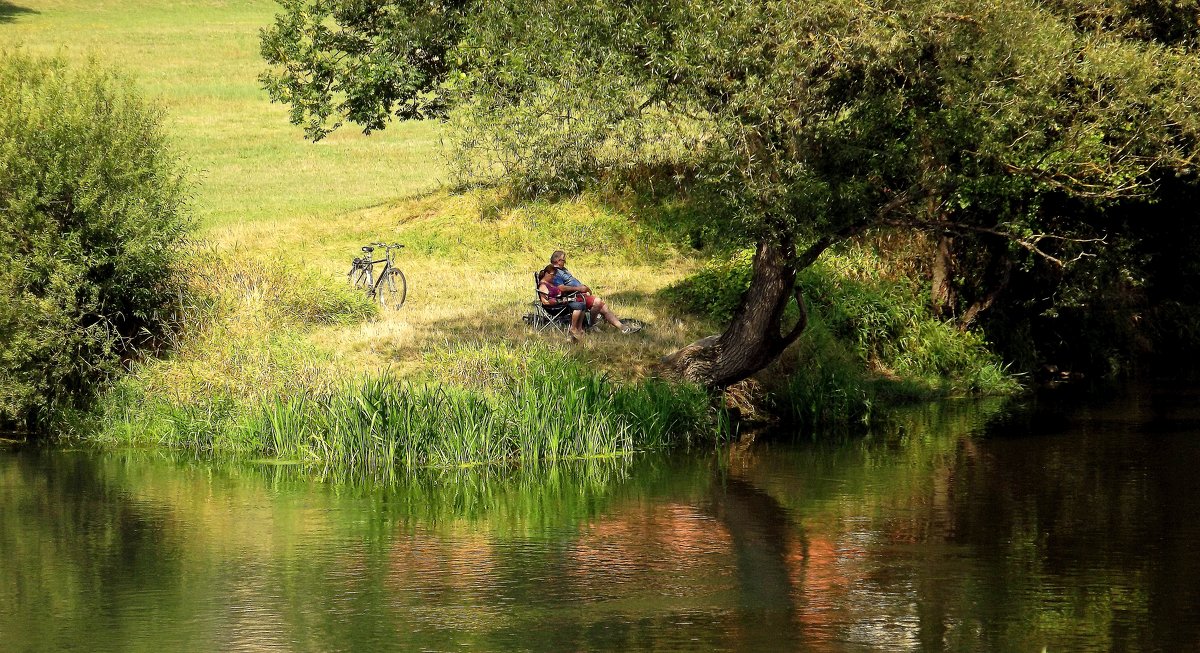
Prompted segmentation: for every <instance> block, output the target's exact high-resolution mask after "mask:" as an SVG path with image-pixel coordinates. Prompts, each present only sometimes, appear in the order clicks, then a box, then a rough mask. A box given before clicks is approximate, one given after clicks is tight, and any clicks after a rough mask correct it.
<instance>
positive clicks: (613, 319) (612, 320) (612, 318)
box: [596, 301, 625, 329]
mask: <svg viewBox="0 0 1200 653" xmlns="http://www.w3.org/2000/svg"><path fill="white" fill-rule="evenodd" d="M596 306H599V307H600V309H599V311H600V314H601V315H603V316H604V319H605V320H608V323H609V324H611V325H613V326H615V327H617V328H618V329H620V328H621V327H623V326H625V325H623V324H621V320H619V319H617V316H616V315H614V314H613V312H612V310H611V309H609V307H608V304H605V303H604V302H600V301H598V302H596Z"/></svg>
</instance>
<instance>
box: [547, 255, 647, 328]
mask: <svg viewBox="0 0 1200 653" xmlns="http://www.w3.org/2000/svg"><path fill="white" fill-rule="evenodd" d="M557 272H558V268H556V267H554V266H553V265H547V266H546V267H545V268H544V269H543V270H542V274H541V277H540V278H541V281H540V283H538V297H539V298H540V299H541V300H542V305H543V306H557V305H561V303H562V302H566V303H567V305H569V306H570V307H571V310H572V311H573V312H572V313H571V336H572V337H574V338H578V337H580V336H582V335H583V327H582V324H581V323H582V321H583V311H585V310H586V311H588V312H589V313H591V314H592V322H593V323H595V321H596V318H597V317H598V316H603V317H604V320H605V321H606V322H608V323H609V324H611V325H613V326H615V327H617V328H618V329H620V330H621V333H633V332H634V331H636V330H637V327H633V326H628V327H627V326H625V325H624V324H622V323H621V320H620V319H618V318H617V316H616V315H614V314H613V312H612V309H610V308H609V307H608V304H606V303H605V302H604V300H602V299H600V298H599V297H597V296H595V295H592V294H585V295H575V297H578V299H577V300H572V299H571V298H570V297H566V296H563V294H562V290H561V289H560V288H559V287H558V286H556V285H554V275H555V274H556V273H557ZM547 301H557V302H559V303H558V304H550V303H547Z"/></svg>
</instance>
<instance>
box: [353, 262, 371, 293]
mask: <svg viewBox="0 0 1200 653" xmlns="http://www.w3.org/2000/svg"><path fill="white" fill-rule="evenodd" d="M349 280H350V285H351V286H353V287H354V289H355V290H370V288H371V285H372V282H373V281H374V279H372V278H371V269H370V268H368V267H366V266H365V265H359V266H355V267H354V268H351V270H350V274H349Z"/></svg>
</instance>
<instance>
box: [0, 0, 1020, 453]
mask: <svg viewBox="0 0 1200 653" xmlns="http://www.w3.org/2000/svg"><path fill="white" fill-rule="evenodd" d="M275 6H276V5H275V4H274V3H273V2H270V1H268V0H251V1H239V2H232V1H230V2H225V1H219V0H197V1H195V2H188V3H183V4H177V3H158V2H151V1H149V0H136V1H132V2H107V1H102V2H86V3H85V2H67V1H62V0H17V1H16V2H3V3H0V44H2V45H3V47H5V48H19V49H21V50H23V51H25V52H27V53H30V54H35V55H58V56H63V57H66V58H67V59H69V60H72V61H79V62H83V61H87V60H95V61H96V62H97V63H99V64H100V65H102V66H112V67H116V68H118V69H119V70H120V71H122V72H123V73H124V74H126V75H128V76H130V77H131V78H132V79H133V80H134V82H135V84H136V86H137V87H138V88H139V89H140V91H141V92H143V93H144V94H145V95H146V96H147V97H148V98H150V99H151V100H153V101H156V102H158V103H160V104H161V105H162V107H163V109H164V111H165V113H164V120H165V123H166V127H167V130H168V132H169V134H170V135H171V137H172V138H173V142H174V145H175V147H176V148H177V149H178V152H179V155H180V157H181V159H182V161H183V162H184V164H185V166H186V168H187V171H188V175H189V178H190V179H191V181H192V186H191V203H190V205H191V212H192V215H193V216H194V220H195V224H196V227H195V231H194V233H193V235H192V237H191V242H190V248H189V249H190V253H189V255H188V260H186V261H183V262H181V263H182V265H181V268H182V269H183V270H184V272H183V274H185V275H186V277H187V279H186V285H187V288H188V291H187V299H186V300H185V302H184V307H183V309H182V311H181V314H180V315H179V316H178V325H179V328H178V331H177V333H176V335H175V336H174V339H173V341H172V342H171V343H170V346H169V347H167V348H166V350H165V354H164V355H162V356H159V357H147V358H145V359H141V360H137V361H132V362H131V363H130V373H129V374H128V375H127V376H125V377H124V378H122V379H121V380H119V381H118V382H117V383H116V384H115V387H114V388H113V389H112V390H111V391H109V392H107V393H106V394H105V395H104V397H103V398H102V400H101V402H100V406H99V407H98V408H97V409H96V410H95V411H93V412H92V413H90V414H88V415H85V416H77V418H76V420H75V422H74V423H75V425H76V427H75V428H77V429H79V430H80V432H86V433H89V434H90V435H91V436H92V439H97V440H100V441H104V442H109V443H121V444H156V445H162V446H168V447H179V448H186V449H194V450H199V451H219V452H228V453H238V454H243V455H252V456H270V457H278V458H283V459H295V460H307V461H325V462H328V461H343V462H347V463H351V464H366V465H368V466H378V467H391V466H394V465H396V464H402V463H403V464H410V465H434V466H456V465H465V464H474V463H478V462H496V461H508V460H514V459H515V460H524V461H530V460H542V459H558V458H571V457H589V456H604V455H612V454H614V453H621V452H628V451H632V450H638V449H643V448H660V447H665V446H670V445H671V444H673V443H677V442H680V441H684V440H688V439H693V438H695V437H697V436H699V435H703V436H705V437H712V436H713V435H715V434H716V433H718V432H720V431H721V430H723V429H724V426H723V425H724V424H725V421H724V418H723V417H721V416H720V415H719V412H720V411H718V410H716V409H715V408H714V406H719V405H721V404H723V403H724V404H730V403H732V404H734V405H737V406H738V409H739V412H740V413H742V414H743V415H745V414H751V415H753V414H755V413H758V414H760V415H766V414H772V415H775V416H782V417H783V418H784V419H787V420H793V421H796V422H798V423H804V424H806V425H807V426H808V427H810V428H818V427H819V428H825V427H829V426H832V425H838V424H845V423H847V422H862V421H867V420H869V419H870V417H871V415H872V414H873V412H874V411H875V410H876V408H877V406H878V404H880V403H886V402H888V401H904V400H912V399H924V398H929V397H935V396H947V395H951V396H953V395H963V394H971V393H980V392H984V393H995V392H1011V391H1013V390H1015V388H1016V383H1015V382H1014V380H1013V379H1012V377H1011V376H1010V375H1008V374H1007V373H1006V372H1005V371H1004V369H1003V367H1002V366H1001V365H1000V364H999V362H998V359H997V358H996V357H995V356H994V355H992V354H991V353H990V352H989V351H988V348H987V345H986V343H984V342H983V341H982V340H980V339H979V338H977V337H975V336H972V335H971V334H969V333H961V332H959V331H958V330H956V329H954V328H952V327H950V326H948V325H944V324H942V323H940V322H939V321H938V320H936V319H934V318H933V317H932V316H931V315H930V314H929V313H928V311H927V310H926V309H925V308H924V301H923V293H924V292H926V290H925V289H924V287H923V283H924V282H923V281H922V280H921V279H922V274H923V271H922V270H919V269H916V268H911V267H905V266H904V265H897V264H896V263H895V262H894V261H895V260H896V257H893V258H892V260H893V262H892V263H885V262H884V259H883V258H880V257H879V256H878V255H877V254H876V252H877V251H878V250H880V248H884V249H886V248H892V250H893V251H896V248H900V249H903V248H906V247H912V248H920V247H923V246H925V245H923V244H922V243H921V242H919V241H917V240H913V241H905V242H902V243H898V244H897V243H890V242H885V240H884V239H876V240H873V241H864V242H863V243H861V244H859V245H857V246H855V247H851V248H846V249H844V250H841V251H837V252H834V253H832V254H831V255H827V256H826V259H825V261H824V262H823V264H822V265H820V266H818V267H816V268H814V269H813V270H810V271H809V272H808V273H806V274H807V276H806V278H804V279H802V280H801V282H802V283H804V284H806V286H808V287H810V288H811V289H812V302H811V303H812V309H813V316H812V317H813V319H812V326H811V327H810V330H809V332H808V333H807V334H806V335H805V336H804V337H803V338H802V339H801V341H800V342H799V343H798V344H797V346H795V347H794V348H793V349H792V350H791V351H790V352H789V353H788V354H787V355H785V356H784V358H783V360H782V361H781V362H780V363H779V364H778V365H777V366H776V367H775V368H774V369H772V370H770V371H769V373H768V374H767V375H766V376H765V377H764V379H762V380H760V381H755V382H752V383H749V384H745V385H744V386H742V387H740V388H737V389H736V390H735V391H734V392H732V393H730V394H729V395H727V396H726V397H724V398H718V399H716V400H711V399H710V398H709V397H707V396H706V395H705V394H704V393H703V392H702V391H700V390H699V389H698V388H694V387H691V386H685V385H672V384H665V383H663V382H660V381H657V380H655V379H654V364H655V363H656V362H657V360H658V359H659V358H660V357H661V356H663V355H664V354H667V353H669V352H671V351H672V350H674V349H676V348H678V347H680V346H682V345H683V344H686V343H688V342H691V341H693V340H695V339H697V338H699V337H702V336H705V335H708V334H711V333H715V332H717V331H718V330H719V328H720V324H721V323H722V322H723V320H726V319H727V318H728V315H729V311H730V310H732V308H733V307H735V306H736V300H737V297H738V296H739V294H740V291H741V289H742V288H744V287H745V283H746V282H747V280H748V278H749V277H748V258H747V254H746V252H743V251H741V250H738V249H736V248H733V249H731V248H721V247H714V246H711V245H707V244H698V243H696V242H695V238H694V237H693V234H690V233H688V232H686V231H685V230H683V229H680V228H679V226H678V223H679V221H678V220H675V219H673V218H672V216H673V215H676V214H675V213H674V211H675V210H676V209H677V207H672V206H665V205H663V204H661V203H660V204H654V203H653V202H646V201H643V200H644V198H642V197H640V196H639V195H638V194H637V193H635V192H632V191H628V190H627V189H613V190H612V191H611V192H607V193H602V192H592V193H589V194H584V195H582V196H579V197H574V198H568V199H559V200H538V201H516V200H513V199H511V198H510V197H509V196H508V194H507V193H506V192H505V191H504V190H503V189H476V190H471V191H466V192H459V191H456V190H455V189H452V188H451V187H450V186H449V184H448V181H447V179H446V167H445V165H444V161H443V159H442V156H443V154H442V152H443V150H442V145H441V143H442V139H443V137H444V127H443V126H442V125H441V124H439V123H436V122H416V123H402V124H394V125H392V126H390V127H389V128H388V129H386V130H384V131H381V132H377V133H374V134H372V135H370V136H364V135H362V134H358V133H356V132H355V131H354V130H353V129H342V130H340V131H338V132H336V133H334V134H333V135H332V136H330V137H329V138H327V139H325V140H323V141H321V142H320V143H316V144H314V143H311V142H308V141H306V140H304V139H303V136H302V133H301V130H300V129H299V128H297V127H294V126H292V125H290V124H289V123H288V121H287V111H286V109H285V108H284V107H281V106H278V105H272V104H271V103H270V102H269V101H268V99H267V96H266V93H265V92H264V91H263V90H262V89H261V84H260V82H259V80H258V75H259V73H260V72H261V71H262V69H263V65H264V64H263V62H262V60H261V59H260V58H259V54H258V48H259V41H258V31H259V29H261V28H263V27H265V26H267V25H268V24H269V23H270V21H271V19H272V16H273V13H274V10H275ZM692 219H693V220H694V216H693V218H692ZM372 241H388V242H391V241H398V242H400V243H403V244H405V249H404V250H403V251H402V253H401V255H400V257H399V264H400V266H401V268H402V269H403V270H404V272H405V274H406V275H407V277H408V284H409V292H408V301H407V303H406V304H405V306H404V307H403V309H402V310H400V311H390V310H389V311H384V312H381V311H379V309H377V308H376V307H375V306H374V305H373V304H372V303H371V302H369V301H368V300H366V298H364V297H363V296H361V295H359V294H356V293H353V292H351V291H350V290H349V289H348V288H347V287H346V283H345V273H346V270H347V269H348V267H349V261H350V259H351V258H352V257H353V256H354V255H355V254H356V253H357V252H358V248H359V247H360V246H361V245H363V244H365V243H367V242H372ZM560 248H561V249H565V250H567V251H568V252H569V253H570V256H571V259H570V263H571V268H572V270H573V271H574V272H575V273H576V275H577V276H579V277H581V278H583V279H584V280H586V281H587V282H588V283H589V284H591V285H592V286H593V287H595V288H596V289H597V290H598V292H599V294H600V295H601V296H603V297H604V298H606V299H607V300H608V301H609V302H610V304H611V305H612V306H613V307H614V309H615V310H616V311H617V313H618V314H621V315H629V316H633V317H637V318H639V319H641V320H643V321H644V322H646V323H647V324H648V325H650V326H649V328H648V329H646V330H645V331H643V332H641V333H638V334H635V335H632V336H622V335H621V334H619V333H616V332H615V331H613V330H611V329H609V330H601V331H600V332H598V333H596V334H594V335H591V336H589V337H588V338H586V339H585V340H584V341H583V342H581V343H577V344H572V343H570V342H568V341H566V340H564V339H562V338H560V337H555V336H548V335H546V334H540V333H533V332H531V331H530V330H528V329H527V328H526V327H525V325H524V324H523V323H522V321H521V316H522V314H523V313H525V312H527V309H528V304H529V303H530V301H531V300H532V299H533V287H532V285H531V279H530V277H531V272H532V271H533V270H535V269H537V268H540V267H541V266H543V265H545V264H546V261H547V258H548V256H549V254H550V252H551V251H553V250H554V249H560Z"/></svg>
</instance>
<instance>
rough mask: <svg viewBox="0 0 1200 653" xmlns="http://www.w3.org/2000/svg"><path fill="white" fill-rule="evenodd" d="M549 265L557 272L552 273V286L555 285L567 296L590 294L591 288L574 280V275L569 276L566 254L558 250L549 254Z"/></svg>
mask: <svg viewBox="0 0 1200 653" xmlns="http://www.w3.org/2000/svg"><path fill="white" fill-rule="evenodd" d="M550 265H553V266H554V269H555V270H557V272H555V273H554V284H555V285H557V286H558V289H559V290H561V291H562V292H564V293H567V294H570V293H582V294H584V295H587V294H590V293H591V292H592V289H591V288H588V287H587V286H585V285H584V284H583V282H582V281H580V280H579V279H576V278H575V275H573V274H571V272H570V271H568V270H567V253H566V252H564V251H562V250H561V249H560V250H558V251H556V252H554V253H553V254H551V255H550Z"/></svg>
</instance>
